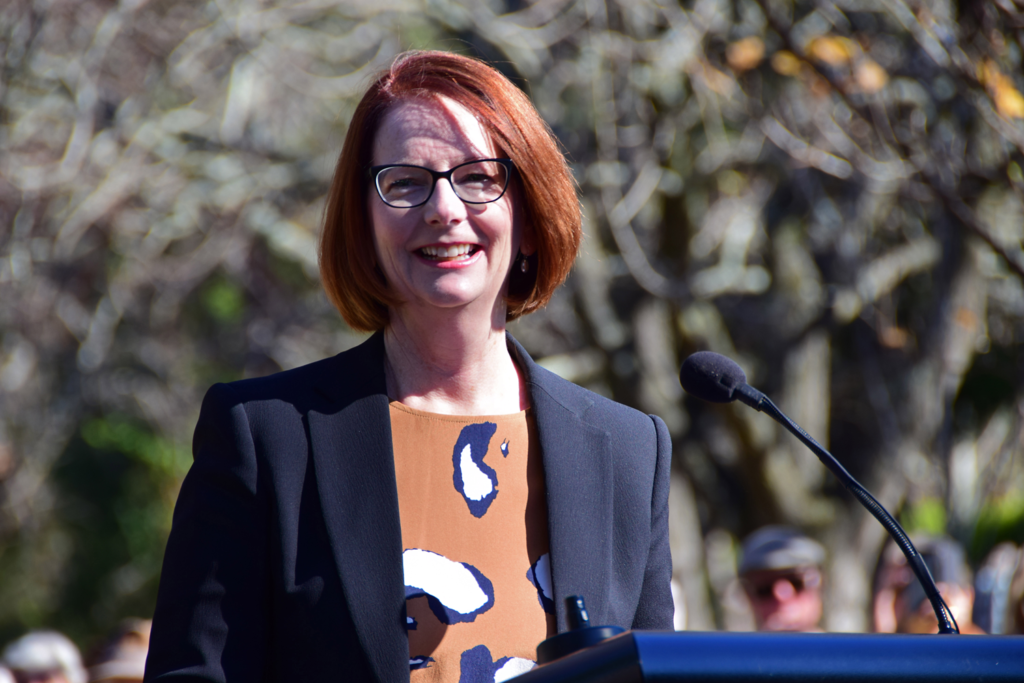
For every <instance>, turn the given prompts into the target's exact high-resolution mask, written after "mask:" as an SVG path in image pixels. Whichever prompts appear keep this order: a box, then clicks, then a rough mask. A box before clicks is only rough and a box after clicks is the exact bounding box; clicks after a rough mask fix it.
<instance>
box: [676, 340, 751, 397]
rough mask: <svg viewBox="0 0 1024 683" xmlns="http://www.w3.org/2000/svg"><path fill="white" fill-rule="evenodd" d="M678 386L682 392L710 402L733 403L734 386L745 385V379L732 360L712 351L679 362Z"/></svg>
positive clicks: (699, 352)
mask: <svg viewBox="0 0 1024 683" xmlns="http://www.w3.org/2000/svg"><path fill="white" fill-rule="evenodd" d="M679 383H680V384H682V385H683V389H685V390H686V393H688V394H693V395H694V396H696V397H697V398H700V399H703V400H705V401H711V402H712V403H729V402H730V401H735V400H736V394H735V391H736V387H738V386H740V385H741V384H746V383H747V376H746V375H745V374H744V373H743V370H742V369H741V368H740V366H739V365H736V363H735V361H733V360H731V359H729V358H726V357H725V356H723V355H721V354H719V353H715V352H713V351H698V352H697V353H695V354H693V355H692V356H690V357H689V358H687V359H686V360H684V361H683V367H682V368H680V370H679Z"/></svg>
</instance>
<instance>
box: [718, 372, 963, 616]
mask: <svg viewBox="0 0 1024 683" xmlns="http://www.w3.org/2000/svg"><path fill="white" fill-rule="evenodd" d="M734 391H735V397H736V398H738V399H739V400H740V401H742V402H743V403H746V404H747V405H748V406H750V407H751V408H753V409H755V410H758V411H760V412H762V413H765V414H766V415H768V416H769V417H771V418H772V419H773V420H775V421H776V422H778V423H779V424H781V425H782V426H783V427H785V428H786V429H788V430H789V431H790V432H792V434H793V436H795V437H796V438H798V439H800V441H802V442H803V443H804V445H806V446H807V447H808V448H810V449H811V451H813V453H814V454H815V455H816V456H818V460H820V461H821V463H822V464H823V465H824V466H825V467H827V468H828V469H829V470H831V471H832V473H833V474H834V475H836V477H838V478H839V481H840V482H842V484H843V486H845V487H846V488H847V490H848V491H849V492H850V493H852V494H853V496H854V497H855V498H856V499H857V500H858V501H860V503H861V505H863V506H864V507H865V508H867V510H868V512H870V513H871V514H872V515H874V517H875V519H877V520H878V521H879V523H880V524H881V525H882V526H883V527H885V530H886V531H888V532H889V535H890V536H891V537H892V540H894V541H895V542H896V545H897V546H899V549H900V550H902V551H903V555H904V557H906V558H907V564H909V565H910V568H911V569H913V570H914V574H915V575H916V576H917V580H918V581H920V582H921V586H922V587H923V588H924V592H925V595H927V596H928V600H929V601H930V602H931V604H932V609H934V610H935V616H936V618H938V620H939V633H960V628H959V626H957V623H956V618H955V617H954V616H953V613H952V611H950V609H949V607H948V606H947V605H946V602H945V601H944V600H943V599H942V596H941V595H940V594H939V589H938V588H937V587H936V585H935V579H933V578H932V574H931V572H930V571H929V570H928V565H927V564H926V563H925V561H924V559H923V558H922V557H921V553H919V552H918V551H917V548H915V547H914V544H913V543H912V542H911V541H910V537H909V536H907V532H905V531H904V530H903V527H902V526H900V523H899V522H897V521H896V519H895V518H894V517H893V516H892V515H890V514H889V511H888V510H886V509H885V508H884V507H882V504H881V503H879V502H878V501H877V500H876V499H875V497H874V496H872V495H871V493H869V492H868V490H867V489H865V488H864V487H863V486H861V484H860V482H858V481H857V480H856V479H854V478H853V475H852V474H850V473H849V472H847V471H846V468H845V467H843V466H842V464H841V463H840V462H839V461H838V460H836V459H835V457H834V456H833V455H832V454H831V453H829V452H828V451H827V450H825V449H824V448H823V447H822V446H821V444H819V443H818V442H817V441H815V440H814V438H813V437H811V435H810V434H808V433H807V432H805V431H804V430H803V428H802V427H801V426H800V425H798V424H797V423H796V422H793V420H791V419H789V417H787V416H786V414H785V413H783V412H782V411H781V410H779V408H778V407H777V406H776V405H775V404H774V403H772V400H771V399H770V398H768V397H767V396H765V395H764V394H763V393H761V392H760V391H758V390H757V389H755V388H754V387H752V386H750V385H749V384H746V383H740V384H738V385H737V386H736V388H735V390H734Z"/></svg>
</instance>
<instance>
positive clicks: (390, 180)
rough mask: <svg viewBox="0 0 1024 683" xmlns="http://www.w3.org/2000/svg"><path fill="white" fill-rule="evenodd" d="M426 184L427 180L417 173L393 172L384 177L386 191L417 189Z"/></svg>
mask: <svg viewBox="0 0 1024 683" xmlns="http://www.w3.org/2000/svg"><path fill="white" fill-rule="evenodd" d="M424 185H425V181H424V180H423V178H422V177H420V176H419V175H417V174H415V173H414V174H401V175H399V174H392V175H389V176H387V177H386V178H385V179H384V183H383V187H384V191H385V192H388V193H390V192H403V191H409V190H416V189H419V188H421V187H423V186H424Z"/></svg>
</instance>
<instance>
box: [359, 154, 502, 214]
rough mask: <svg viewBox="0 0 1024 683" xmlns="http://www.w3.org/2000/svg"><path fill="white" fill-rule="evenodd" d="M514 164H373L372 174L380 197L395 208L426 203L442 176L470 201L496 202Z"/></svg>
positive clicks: (484, 161)
mask: <svg viewBox="0 0 1024 683" xmlns="http://www.w3.org/2000/svg"><path fill="white" fill-rule="evenodd" d="M514 168H515V166H514V165H513V164H512V160H511V159H477V160H476V161H467V162H466V163H464V164H459V165H458V166H456V167H455V168H452V169H449V170H447V171H443V172H442V171H434V170H432V169H429V168H424V167H422V166H412V165H409V164H390V165H387V166H374V167H372V168H371V169H370V176H371V177H372V178H373V181H374V185H375V186H376V187H377V194H378V195H380V198H381V201H383V202H384V203H385V204H387V205H388V206H392V207H394V208H396V209H412V208H414V207H417V206H422V205H423V204H426V203H427V201H428V200H429V199H430V197H431V196H432V195H433V194H434V187H435V186H436V185H437V181H438V180H440V179H441V178H444V179H445V180H447V181H448V183H449V184H450V185H451V186H452V190H453V191H454V192H455V196H457V197H458V198H459V199H461V200H462V201H464V202H466V203H467V204H489V203H490V202H495V201H497V200H499V199H501V197H502V195H504V194H505V190H506V189H507V188H508V179H509V178H510V177H511V176H512V169H514Z"/></svg>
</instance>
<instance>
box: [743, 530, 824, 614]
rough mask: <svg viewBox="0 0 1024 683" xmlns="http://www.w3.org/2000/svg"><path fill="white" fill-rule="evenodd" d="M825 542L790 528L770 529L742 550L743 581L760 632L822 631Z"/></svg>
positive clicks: (757, 533)
mask: <svg viewBox="0 0 1024 683" xmlns="http://www.w3.org/2000/svg"><path fill="white" fill-rule="evenodd" d="M824 561H825V549H824V548H823V547H822V546H821V544H820V543H818V542H817V541H815V540H814V539H812V538H809V537H807V536H805V535H804V534H802V533H801V532H799V531H797V530H796V529H793V528H791V527H785V526H767V527H762V528H761V529H758V530H757V531H755V532H754V533H752V534H750V535H749V536H748V537H747V538H746V539H745V540H744V541H743V546H742V549H741V557H740V566H739V578H740V582H741V584H742V585H743V588H744V591H745V592H746V594H747V598H748V599H749V601H750V607H751V610H752V612H753V614H754V622H755V623H756V625H757V630H758V631H820V630H821V628H820V626H819V622H820V621H821V615H822V609H823V606H822V596H821V583H822V570H821V567H822V564H823V563H824Z"/></svg>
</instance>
